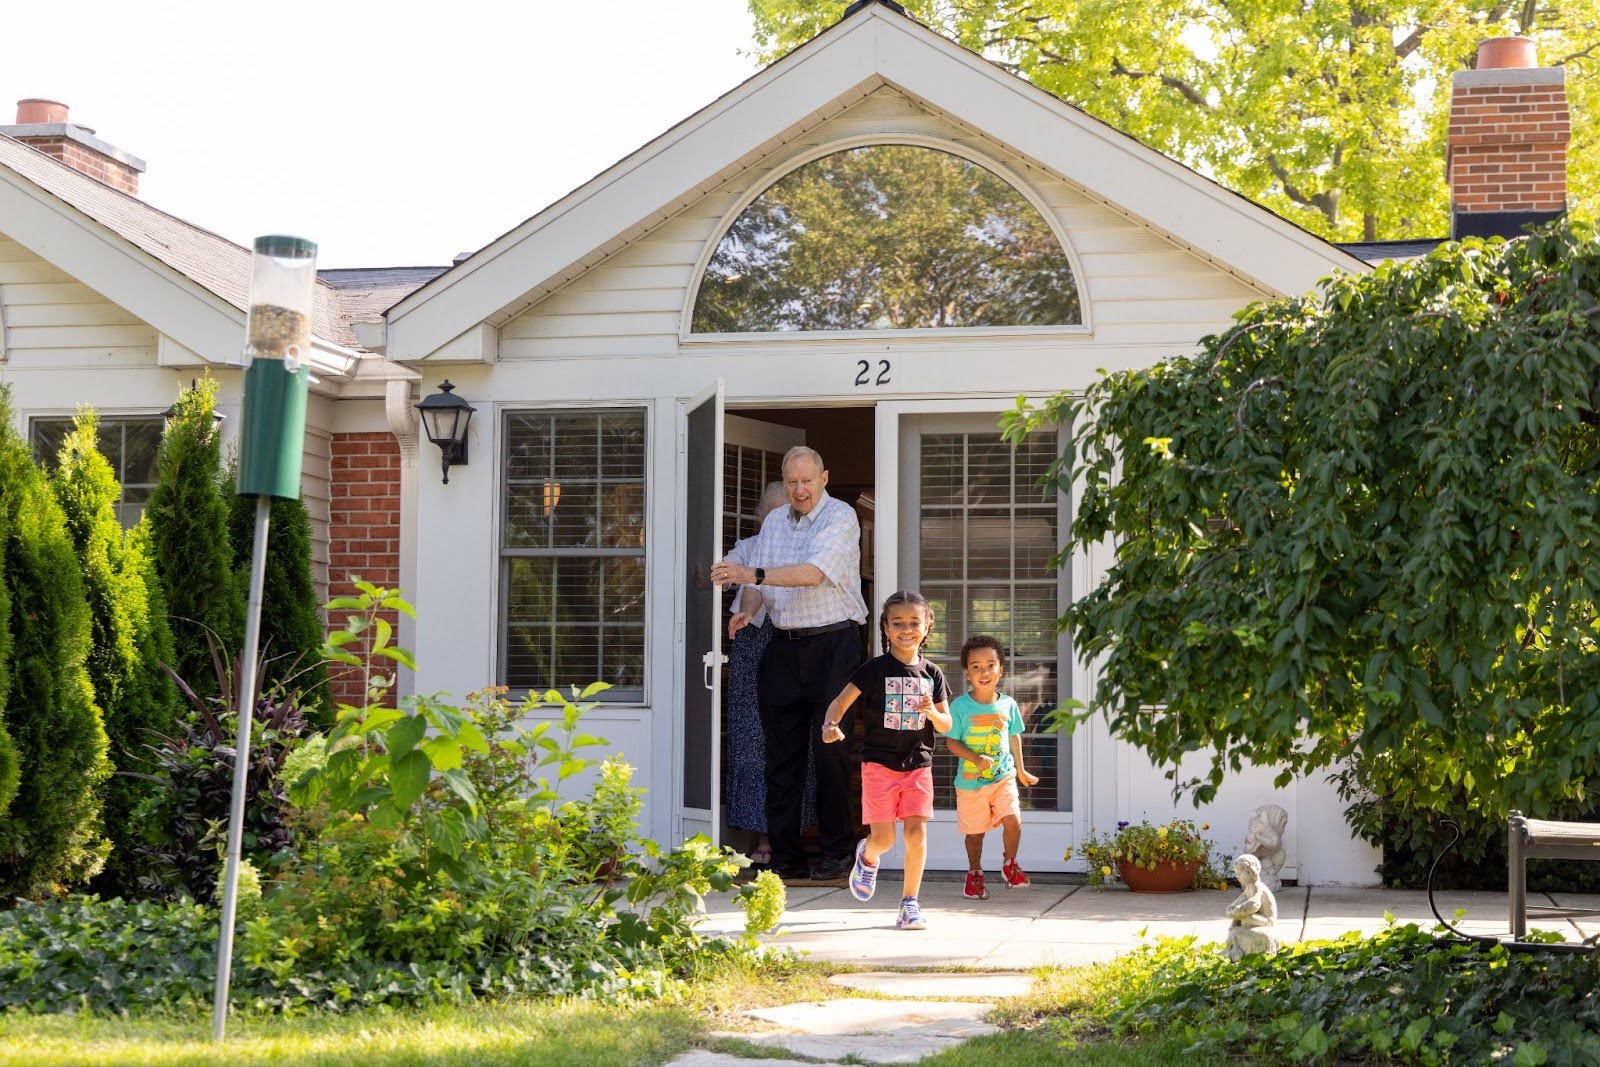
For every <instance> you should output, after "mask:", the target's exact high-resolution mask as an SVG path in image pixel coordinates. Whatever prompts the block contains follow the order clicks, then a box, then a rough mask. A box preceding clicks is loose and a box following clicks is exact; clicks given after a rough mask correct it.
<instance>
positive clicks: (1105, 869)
mask: <svg viewBox="0 0 1600 1067" xmlns="http://www.w3.org/2000/svg"><path fill="white" fill-rule="evenodd" d="M1100 873H1101V874H1104V875H1110V873H1111V868H1110V867H1101V868H1100Z"/></svg>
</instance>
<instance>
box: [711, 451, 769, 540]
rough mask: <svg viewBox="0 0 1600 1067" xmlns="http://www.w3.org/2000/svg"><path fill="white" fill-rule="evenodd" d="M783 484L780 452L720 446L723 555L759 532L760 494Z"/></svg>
mask: <svg viewBox="0 0 1600 1067" xmlns="http://www.w3.org/2000/svg"><path fill="white" fill-rule="evenodd" d="M781 481H783V453H781V452H769V451H767V450H766V449H762V448H752V447H750V446H749V445H723V446H722V540H723V553H724V554H726V553H727V552H728V551H729V550H730V549H732V548H733V546H734V545H736V544H738V543H739V542H740V541H742V540H744V539H745V538H746V537H754V536H755V535H756V534H758V533H760V532H761V518H760V516H759V515H757V514H756V512H757V509H759V508H760V507H761V494H762V493H763V492H765V491H766V488H767V484H768V483H769V482H781Z"/></svg>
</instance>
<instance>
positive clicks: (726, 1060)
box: [667, 1048, 817, 1067]
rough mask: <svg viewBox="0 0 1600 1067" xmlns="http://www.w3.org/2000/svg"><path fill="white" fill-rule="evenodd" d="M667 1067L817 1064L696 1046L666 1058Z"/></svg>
mask: <svg viewBox="0 0 1600 1067" xmlns="http://www.w3.org/2000/svg"><path fill="white" fill-rule="evenodd" d="M667 1067H817V1064H816V1062H815V1061H813V1060H809V1059H805V1060H791V1059H788V1058H785V1059H781V1060H778V1059H768V1058H761V1059H752V1058H750V1057H748V1056H734V1055H731V1054H729V1053H726V1052H712V1051H710V1050H709V1049H703V1048H697V1049H694V1050H692V1051H690V1052H685V1053H684V1054H683V1055H681V1056H679V1057H677V1058H676V1059H671V1060H668V1061H667Z"/></svg>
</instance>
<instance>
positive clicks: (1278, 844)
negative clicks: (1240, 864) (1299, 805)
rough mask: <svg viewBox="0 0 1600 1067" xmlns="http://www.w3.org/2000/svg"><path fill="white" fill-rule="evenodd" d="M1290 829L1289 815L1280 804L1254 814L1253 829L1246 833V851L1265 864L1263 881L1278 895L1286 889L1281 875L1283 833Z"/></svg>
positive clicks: (1265, 806) (1251, 817) (1251, 815)
mask: <svg viewBox="0 0 1600 1067" xmlns="http://www.w3.org/2000/svg"><path fill="white" fill-rule="evenodd" d="M1288 825H1289V813H1288V812H1287V811H1284V810H1283V809H1282V808H1280V807H1279V806H1278V805H1276V804H1263V805H1261V807H1259V808H1257V809H1256V810H1255V811H1252V812H1251V813H1250V828H1249V829H1248V830H1247V831H1245V835H1244V847H1243V848H1241V849H1240V850H1239V851H1240V852H1248V853H1249V854H1250V855H1252V856H1254V857H1255V858H1256V859H1258V860H1260V861H1261V881H1262V882H1263V883H1265V884H1266V887H1267V888H1268V889H1270V890H1272V891H1273V892H1274V893H1276V892H1277V891H1278V890H1280V889H1282V888H1283V882H1282V881H1281V880H1280V879H1279V878H1278V872H1279V871H1281V870H1283V862H1284V860H1285V858H1286V857H1285V855H1284V851H1283V831H1284V829H1285V828H1286V827H1287V826H1288Z"/></svg>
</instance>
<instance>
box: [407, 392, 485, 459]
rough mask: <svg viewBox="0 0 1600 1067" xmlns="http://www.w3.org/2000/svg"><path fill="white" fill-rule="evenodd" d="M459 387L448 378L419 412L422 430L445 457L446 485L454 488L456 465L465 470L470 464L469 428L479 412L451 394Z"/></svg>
mask: <svg viewBox="0 0 1600 1067" xmlns="http://www.w3.org/2000/svg"><path fill="white" fill-rule="evenodd" d="M454 388H455V386H453V385H451V384H450V380H449V379H448V378H447V379H445V380H444V381H442V382H440V383H439V391H438V392H437V393H433V394H432V395H430V396H425V397H423V398H422V403H420V404H418V405H417V410H418V411H419V412H421V413H422V429H423V431H424V432H425V433H427V435H428V440H430V441H432V442H433V443H434V444H436V445H438V446H439V451H440V452H441V453H443V455H444V484H445V485H449V484H450V467H451V465H452V464H454V465H455V466H458V467H464V466H466V463H467V424H468V423H469V422H471V421H472V413H473V412H474V411H477V410H478V409H477V408H475V407H473V406H472V405H471V404H469V403H467V402H466V401H465V400H463V399H461V398H460V397H459V396H456V395H455V393H453V392H451V390H452V389H454Z"/></svg>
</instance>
